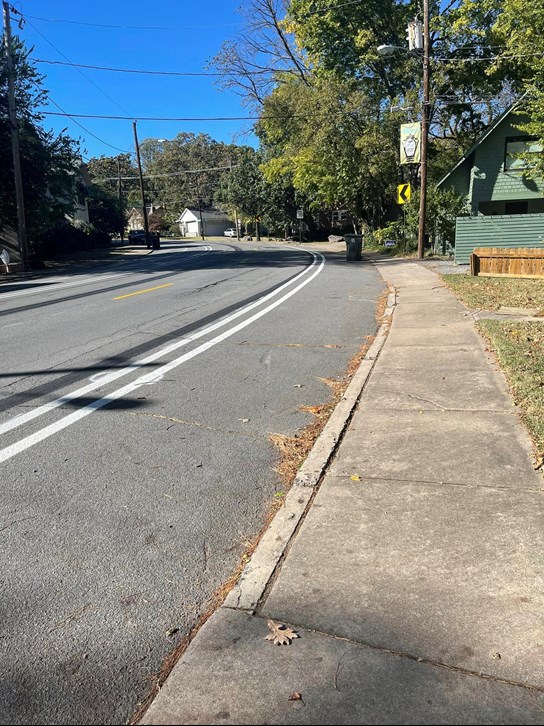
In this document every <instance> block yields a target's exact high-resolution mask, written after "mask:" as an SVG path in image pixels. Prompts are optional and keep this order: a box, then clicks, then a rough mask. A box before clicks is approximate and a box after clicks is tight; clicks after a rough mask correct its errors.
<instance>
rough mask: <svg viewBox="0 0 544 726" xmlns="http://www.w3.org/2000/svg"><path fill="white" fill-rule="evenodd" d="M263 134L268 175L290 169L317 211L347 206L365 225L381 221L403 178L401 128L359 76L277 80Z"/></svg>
mask: <svg viewBox="0 0 544 726" xmlns="http://www.w3.org/2000/svg"><path fill="white" fill-rule="evenodd" d="M301 108H303V109H304V114H301V113H300V109H301ZM329 109H333V111H332V112H331V111H330V110H329ZM258 134H259V136H260V139H261V142H262V144H263V146H264V148H265V149H266V150H267V152H268V159H267V161H266V164H265V177H266V179H267V181H269V182H270V181H272V180H274V179H276V178H277V177H278V176H280V177H281V176H285V175H286V174H287V175H289V176H290V179H291V181H292V184H293V186H294V188H295V189H296V190H297V192H298V193H300V194H302V195H303V196H304V197H305V198H306V199H307V200H308V206H309V207H310V209H311V210H313V211H314V212H326V213H327V215H328V214H329V213H330V212H331V211H332V210H334V209H346V210H348V211H349V212H350V213H351V215H352V216H353V217H354V218H355V219H357V220H358V221H359V224H362V223H363V222H366V223H368V224H370V225H372V226H374V225H376V224H379V223H380V221H381V219H382V217H383V214H384V212H385V210H386V208H387V206H388V205H389V204H390V202H391V201H392V199H393V194H394V188H395V186H396V184H397V183H398V181H399V180H400V170H399V166H398V158H397V140H396V137H397V128H396V124H395V123H394V122H393V121H392V120H391V119H390V118H389V117H388V116H385V115H384V114H383V112H382V111H381V109H380V108H379V106H377V105H376V104H375V103H373V102H372V100H371V99H369V98H368V97H367V96H366V95H365V94H364V93H362V92H361V91H359V90H357V86H356V84H355V83H354V82H353V81H346V82H342V81H340V80H337V79H334V78H331V77H325V78H322V79H318V80H316V82H315V83H314V85H313V86H312V87H311V88H302V87H301V86H300V84H298V83H295V82H294V81H293V82H292V83H291V84H286V85H283V86H280V87H278V88H277V89H275V91H274V92H273V93H272V94H271V96H270V97H269V98H268V99H267V101H266V103H265V112H264V114H263V116H262V119H261V121H260V122H259V125H258Z"/></svg>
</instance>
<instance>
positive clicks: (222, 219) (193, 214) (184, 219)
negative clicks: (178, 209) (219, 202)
mask: <svg viewBox="0 0 544 726" xmlns="http://www.w3.org/2000/svg"><path fill="white" fill-rule="evenodd" d="M200 215H201V213H200V212H199V211H198V209H189V207H186V208H185V209H184V210H183V213H182V214H181V216H180V217H179V219H177V220H176V223H177V224H179V231H180V234H181V236H182V237H201V236H202V230H201V229H200ZM202 222H203V224H204V236H205V237H222V236H223V232H224V231H225V230H226V229H228V228H229V227H232V226H233V223H232V221H231V220H230V219H229V218H228V217H227V215H226V214H225V212H221V211H219V210H218V209H203V210H202Z"/></svg>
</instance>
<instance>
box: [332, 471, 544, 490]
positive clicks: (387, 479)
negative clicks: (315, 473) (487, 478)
mask: <svg viewBox="0 0 544 726" xmlns="http://www.w3.org/2000/svg"><path fill="white" fill-rule="evenodd" d="M335 476H336V477H337V478H348V479H349V477H350V474H348V473H342V474H336V475H335ZM365 481H368V482H376V481H379V482H384V481H385V482H394V483H395V484H408V485H411V484H431V485H432V486H445V487H447V486H452V487H464V488H466V489H491V490H492V491H505V492H512V493H513V494H519V493H520V492H532V493H533V494H542V493H544V488H542V489H539V488H535V487H523V488H515V487H508V486H500V485H499V484H467V483H465V482H459V481H444V480H439V479H396V478H395V477H390V476H361V481H358V482H357V484H359V485H360V484H361V483H364V482H365Z"/></svg>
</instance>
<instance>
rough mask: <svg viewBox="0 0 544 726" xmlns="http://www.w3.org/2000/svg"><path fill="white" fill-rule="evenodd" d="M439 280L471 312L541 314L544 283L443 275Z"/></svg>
mask: <svg viewBox="0 0 544 726" xmlns="http://www.w3.org/2000/svg"><path fill="white" fill-rule="evenodd" d="M442 278H443V280H444V282H445V283H446V285H448V287H449V288H450V289H451V290H453V292H454V293H455V294H456V295H458V297H460V298H461V300H462V301H463V302H464V303H465V305H466V306H467V307H469V308H472V309H473V310H475V309H480V310H498V309H499V308H500V307H501V306H502V305H504V306H505V307H519V308H538V309H539V310H544V280H523V279H512V278H508V277H503V278H500V277H472V276H471V275H442Z"/></svg>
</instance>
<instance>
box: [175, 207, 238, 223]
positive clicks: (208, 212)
mask: <svg viewBox="0 0 544 726" xmlns="http://www.w3.org/2000/svg"><path fill="white" fill-rule="evenodd" d="M187 212H189V213H190V214H191V215H192V216H193V217H195V219H200V215H201V214H202V219H203V220H205V221H214V220H215V221H216V222H225V221H228V220H229V217H228V214H227V213H226V212H222V211H221V210H220V209H203V210H202V212H200V211H199V210H198V209H195V208H194V207H185V209H184V210H183V212H182V213H181V214H180V216H179V219H177V220H176V221H177V222H182V221H183V217H184V216H185V215H186V213H187Z"/></svg>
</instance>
